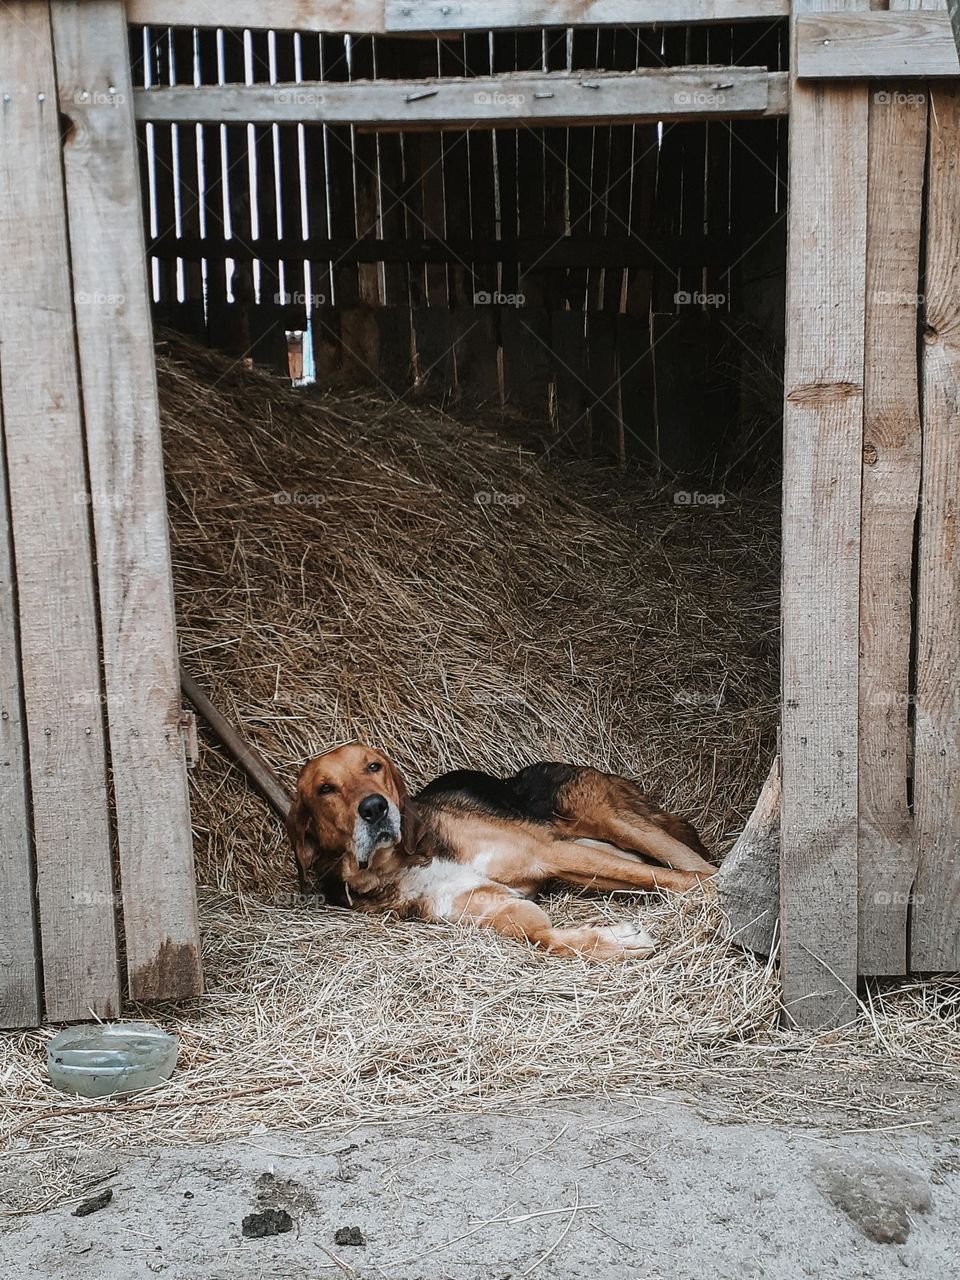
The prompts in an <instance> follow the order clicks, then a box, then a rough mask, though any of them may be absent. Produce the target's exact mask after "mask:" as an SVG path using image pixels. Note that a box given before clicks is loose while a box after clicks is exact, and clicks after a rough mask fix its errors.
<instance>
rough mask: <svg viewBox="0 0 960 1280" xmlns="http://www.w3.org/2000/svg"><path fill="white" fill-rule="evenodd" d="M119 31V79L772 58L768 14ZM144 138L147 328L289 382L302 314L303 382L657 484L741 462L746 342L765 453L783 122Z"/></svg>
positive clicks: (218, 131)
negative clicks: (642, 468)
mask: <svg viewBox="0 0 960 1280" xmlns="http://www.w3.org/2000/svg"><path fill="white" fill-rule="evenodd" d="M131 42H132V50H133V53H134V59H135V61H134V75H135V79H136V80H137V82H138V83H141V84H167V83H184V82H186V83H190V82H192V81H193V79H194V77H196V82H197V83H217V82H220V81H222V82H226V83H233V82H244V81H246V82H250V83H254V82H273V83H290V82H294V81H296V80H297V79H299V80H303V81H309V80H344V79H366V78H371V77H373V78H384V77H388V78H389V77H400V76H404V77H413V76H420V77H423V76H431V77H432V76H462V75H477V76H480V75H489V74H491V73H497V72H510V71H514V70H528V69H535V70H559V69H574V70H583V71H585V72H589V71H590V70H592V69H597V68H602V69H611V70H630V69H635V68H636V67H638V66H645V65H650V66H659V65H668V66H669V65H685V64H690V63H703V62H710V63H719V64H723V65H727V64H731V63H740V64H745V65H766V66H768V67H770V68H771V69H782V67H783V66H784V65H785V24H783V23H782V22H777V21H769V22H764V23H742V24H738V25H736V26H716V27H714V26H710V27H691V28H690V29H685V28H675V27H674V28H667V29H656V28H644V29H627V28H623V27H618V28H590V27H583V28H576V29H574V30H567V29H548V30H537V29H533V30H524V31H498V32H496V33H492V34H491V33H488V32H468V33H465V34H463V33H458V34H452V35H450V36H449V37H444V38H442V39H438V38H436V37H432V38H417V37H410V38H407V37H397V36H389V37H388V36H360V37H345V36H342V35H320V36H317V35H293V34H273V33H266V32H256V33H246V34H245V33H243V32H241V31H234V30H223V31H220V32H216V31H202V32H199V33H198V34H197V35H196V36H195V35H194V33H193V32H190V31H182V30H178V31H175V32H170V31H167V30H159V31H158V30H153V31H151V30H149V29H147V30H144V29H142V28H137V29H135V30H133V31H132V32H131ZM294 92H295V90H294ZM481 111H482V105H478V113H479V112H481ZM141 141H142V144H143V146H142V154H143V173H144V188H145V195H146V199H147V208H148V210H149V209H150V208H151V207H152V208H153V209H154V210H155V217H156V226H155V228H154V231H155V234H154V235H153V237H152V241H151V266H152V270H153V272H154V280H155V287H156V314H157V316H158V318H160V319H162V320H163V321H165V322H167V323H170V324H173V325H174V326H175V327H178V328H180V329H183V330H185V331H187V332H190V333H193V334H197V335H200V336H203V337H205V338H206V339H207V340H208V341H209V342H210V343H211V344H212V345H215V346H218V347H221V348H224V349H226V350H228V351H230V352H232V353H233V354H235V355H237V356H238V357H241V356H243V357H246V358H249V359H253V360H256V361H258V362H262V363H264V364H267V365H272V366H274V367H277V368H280V369H283V370H287V369H289V364H288V358H289V357H288V343H287V341H286V338H285V331H290V330H294V331H302V330H305V329H306V328H307V318H308V314H309V321H310V323H309V330H310V334H311V335H312V346H313V350H312V356H313V360H314V364H315V368H316V375H317V378H318V380H320V381H321V382H329V381H335V380H337V379H343V380H345V381H348V382H356V381H358V380H363V381H367V382H369V383H371V384H372V385H379V386H382V387H383V388H384V389H386V390H388V391H390V392H391V393H394V394H406V393H408V392H414V393H416V394H420V395H427V396H431V397H435V398H437V399H441V400H445V401H449V400H457V401H462V402H465V403H468V404H483V403H490V404H493V405H497V406H502V407H503V408H504V409H505V411H507V412H508V413H512V412H514V411H516V412H517V413H518V414H521V415H523V417H524V419H525V420H526V421H528V422H530V423H531V425H532V426H533V427H534V428H535V429H536V431H537V432H538V433H539V434H540V435H541V436H542V437H543V438H544V439H545V440H547V441H548V442H549V443H550V444H551V445H552V446H553V447H556V448H565V449H573V450H576V451H578V452H583V453H591V452H593V453H601V454H605V455H608V456H611V457H614V458H619V459H625V458H627V457H629V458H631V459H634V460H636V461H643V462H646V463H648V464H649V465H650V466H652V467H653V466H656V467H663V468H665V469H666V470H667V471H668V472H670V473H673V472H676V473H680V472H684V471H702V470H710V471H714V470H716V469H717V468H718V467H719V468H721V469H722V468H727V467H730V466H732V465H740V464H742V463H743V461H744V459H746V460H747V462H749V461H750V460H751V455H752V454H754V452H755V450H757V448H758V444H757V440H758V437H759V436H760V435H762V434H764V432H758V431H757V430H756V424H755V423H752V424H750V425H745V422H744V418H745V417H746V416H749V415H748V413H747V410H746V409H745V408H744V406H743V405H742V404H741V390H740V384H741V374H742V371H743V366H744V365H745V364H747V365H749V364H751V362H753V363H754V364H756V362H757V353H756V344H754V343H753V342H751V341H750V337H749V335H750V333H751V329H752V328H754V329H760V328H763V329H766V330H768V331H769V332H771V333H772V334H773V335H774V340H773V342H772V344H771V345H772V351H773V354H772V356H769V357H768V358H767V362H768V363H770V364H772V365H773V366H774V367H773V368H772V369H770V370H769V373H770V383H771V386H772V387H773V400H772V408H770V407H769V406H768V408H767V410H766V411H765V412H766V413H767V417H768V419H769V421H767V422H766V423H765V427H764V430H765V433H766V438H765V440H764V442H763V443H762V445H760V446H759V447H760V448H761V449H770V448H771V447H772V448H773V450H774V452H776V447H777V441H778V436H779V432H778V429H777V428H778V423H779V414H778V410H777V404H776V401H777V396H776V380H777V378H778V376H779V372H780V371H779V368H778V367H776V366H777V359H778V352H777V346H776V333H777V331H778V329H779V330H780V331H782V323H783V311H782V297H783V271H784V253H785V249H784V244H785V231H784V213H783V210H784V203H785V201H784V193H785V165H784V152H785V144H786V128H785V122H783V121H779V120H761V121H736V122H729V121H724V120H717V121H716V122H711V123H672V124H666V125H663V126H661V127H658V126H656V125H649V124H644V125H636V126H632V125H614V126H610V125H604V126H597V127H586V128H585V127H580V128H567V127H558V128H538V129H530V128H527V127H525V126H522V125H521V126H520V127H518V128H516V129H497V130H483V129H471V130H465V131H463V132H444V133H442V134H441V133H431V132H423V133H405V134H400V133H389V132H359V131H356V130H352V129H351V128H349V127H346V126H338V127H329V126H314V127H307V128H304V127H302V126H296V125H282V126H278V127H276V128H270V127H258V128H256V129H253V128H249V129H248V128H246V127H244V126H238V125H230V126H227V127H220V126H217V125H204V126H200V127H197V126H193V125H188V126H185V125H174V126H161V125H156V126H141ZM301 161H302V163H301ZM254 173H255V174H256V175H257V176H258V177H259V179H260V181H259V183H258V184H257V185H255V186H254V188H253V196H252V198H251V175H252V174H254ZM275 191H276V192H278V193H279V199H277V198H276V197H275ZM251 204H252V205H253V206H254V207H253V208H251ZM224 209H226V210H227V211H228V215H227V216H228V219H229V227H230V231H231V236H230V237H229V239H226V238H225V235H224V232H225V224H224ZM754 372H755V370H754ZM761 412H764V411H763V410H762V411H761Z"/></svg>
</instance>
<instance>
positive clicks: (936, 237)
mask: <svg viewBox="0 0 960 1280" xmlns="http://www.w3.org/2000/svg"><path fill="white" fill-rule="evenodd" d="M958 140H960V89H958V88H956V87H951V88H949V89H947V88H944V89H937V90H935V92H934V93H933V95H932V106H931V111H930V157H929V164H928V174H929V177H928V188H927V244H926V276H925V282H924V284H925V292H926V324H925V326H924V342H923V488H922V502H921V509H920V563H919V570H918V606H917V614H918V618H917V693H916V756H915V766H914V767H915V777H916V791H915V797H916V818H917V829H918V832H919V844H920V869H919V873H918V875H917V881H916V889H915V896H914V903H913V914H912V930H911V951H910V963H911V966H912V967H913V968H915V969H956V968H958V967H960V685H958V681H957V671H958V668H960V577H958V564H960V528H958V520H960V509H958V508H960V435H958V432H957V417H958V413H960V264H958V261H957V226H958V224H960V171H958V168H957V151H958Z"/></svg>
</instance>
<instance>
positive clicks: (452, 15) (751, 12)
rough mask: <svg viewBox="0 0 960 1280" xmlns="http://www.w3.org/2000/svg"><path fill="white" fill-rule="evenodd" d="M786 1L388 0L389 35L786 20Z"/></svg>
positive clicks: (387, 19) (387, 27)
mask: <svg viewBox="0 0 960 1280" xmlns="http://www.w3.org/2000/svg"><path fill="white" fill-rule="evenodd" d="M789 12H790V3H789V0H386V4H385V14H384V27H385V30H387V31H410V32H414V31H467V30H484V31H485V30H489V29H493V30H495V29H496V28H498V27H506V28H511V27H549V26H564V27H565V26H571V27H576V26H588V27H604V26H617V27H619V26H624V27H639V26H646V25H652V24H656V25H657V26H663V25H666V24H671V23H672V24H680V25H684V26H685V25H686V24H688V23H705V22H751V21H756V20H762V19H764V18H785V17H787V15H788V14H789Z"/></svg>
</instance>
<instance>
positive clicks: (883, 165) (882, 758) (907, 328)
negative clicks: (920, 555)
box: [858, 0, 927, 974]
mask: <svg viewBox="0 0 960 1280" xmlns="http://www.w3.org/2000/svg"><path fill="white" fill-rule="evenodd" d="M893 2H894V4H896V3H897V0H893ZM904 2H906V3H911V2H912V3H914V4H918V3H920V0H900V3H904ZM903 89H904V90H905V92H902V93H899V92H897V91H896V89H894V88H892V87H891V90H890V91H889V92H887V93H885V94H884V95H883V96H881V95H880V94H878V93H871V95H870V155H869V188H868V192H867V302H866V328H865V344H864V407H863V480H862V484H863V489H862V500H861V507H862V517H861V545H860V712H859V714H860V725H859V734H860V762H859V767H860V784H859V786H860V800H859V806H860V809H859V842H858V843H859V851H858V862H859V883H860V908H859V921H860V923H859V958H858V968H859V971H860V973H861V974H902V973H906V972H907V908H908V903H909V901H910V890H911V886H912V884H913V878H914V875H915V874H916V868H917V841H916V831H915V826H914V821H913V815H912V814H911V812H910V806H909V802H908V797H907V774H908V772H909V769H908V747H909V734H910V729H909V721H910V640H911V631H912V622H911V595H912V589H911V575H912V572H913V541H914V524H915V520H916V514H917V496H918V491H919V486H920V404H919V398H918V391H917V375H918V369H917V311H918V305H919V296H918V290H919V287H920V286H919V275H920V228H921V226H922V223H923V170H924V164H925V160H926V149H927V100H926V97H925V96H924V95H922V94H919V95H918V94H913V95H911V94H910V93H909V86H908V85H904V86H903Z"/></svg>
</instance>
